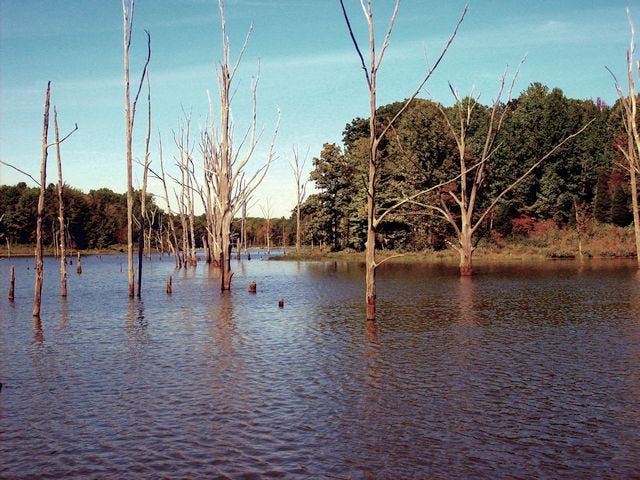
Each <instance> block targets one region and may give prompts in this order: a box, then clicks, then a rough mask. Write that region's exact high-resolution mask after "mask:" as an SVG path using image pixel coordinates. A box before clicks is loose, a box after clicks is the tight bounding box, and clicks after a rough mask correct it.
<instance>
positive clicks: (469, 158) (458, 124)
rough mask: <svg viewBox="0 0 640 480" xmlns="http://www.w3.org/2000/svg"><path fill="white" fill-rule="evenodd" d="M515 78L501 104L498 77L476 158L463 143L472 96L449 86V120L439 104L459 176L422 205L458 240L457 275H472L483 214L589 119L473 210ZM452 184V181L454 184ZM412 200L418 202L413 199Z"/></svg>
mask: <svg viewBox="0 0 640 480" xmlns="http://www.w3.org/2000/svg"><path fill="white" fill-rule="evenodd" d="M516 77H517V72H516V75H514V77H513V80H512V82H511V88H510V89H509V94H508V100H507V102H506V104H504V105H503V103H502V101H501V98H502V92H503V91H504V86H505V78H506V73H505V74H504V75H503V76H502V77H501V81H500V88H499V90H498V94H497V96H496V98H495V100H494V101H493V104H492V107H491V111H490V113H489V119H488V122H487V127H486V131H485V133H484V134H483V147H482V150H481V151H480V153H479V155H477V157H474V156H473V154H472V153H471V148H470V145H469V144H468V143H467V139H468V138H469V134H468V133H469V130H470V128H471V126H472V125H471V124H472V120H473V112H474V110H475V108H476V107H477V105H478V102H477V100H476V99H475V98H469V97H467V98H465V99H461V98H460V96H459V95H458V94H457V92H456V91H455V90H454V89H453V88H452V87H451V91H452V93H453V95H454V97H455V100H456V103H455V105H454V112H455V114H454V115H455V119H454V121H451V120H450V119H449V116H448V115H447V113H446V112H445V111H444V109H442V107H440V111H441V112H442V115H443V117H444V119H445V122H446V123H447V126H448V127H449V131H450V133H451V135H452V136H453V137H454V139H455V141H456V145H457V149H458V152H457V154H458V162H459V165H460V175H459V176H458V177H457V178H458V180H457V181H456V183H457V189H451V188H449V189H446V193H443V194H442V195H440V197H439V205H437V206H436V205H429V204H422V205H423V206H425V207H426V208H428V209H432V210H434V211H435V212H436V213H437V214H439V216H441V217H442V218H443V219H445V220H446V221H447V222H448V223H449V224H450V225H451V226H452V227H453V229H454V230H455V233H456V236H457V239H458V242H457V244H450V245H451V246H452V247H453V248H454V249H455V250H456V251H457V252H458V254H459V255H460V275H462V276H470V275H472V274H473V261H472V258H473V251H474V249H475V247H474V241H473V240H474V235H475V234H476V232H477V230H478V228H479V227H480V226H481V225H482V223H483V222H484V220H485V219H486V218H487V216H488V215H489V214H490V213H491V212H492V211H493V208H494V207H495V206H496V204H497V203H498V202H499V201H500V200H501V199H502V198H503V197H504V196H505V195H506V194H507V193H509V192H510V191H511V190H513V189H514V188H515V187H516V186H517V185H518V184H519V183H520V182H522V181H523V180H524V179H525V178H526V177H528V176H529V175H530V174H531V173H532V172H533V171H534V170H535V169H536V168H538V167H539V166H540V165H541V164H542V163H543V162H544V161H545V160H547V159H548V158H549V157H550V156H552V155H553V154H554V153H556V152H557V151H558V149H560V148H561V147H562V146H563V145H565V144H566V143H567V142H569V141H570V140H572V139H573V138H575V137H576V136H578V135H579V134H580V133H582V132H583V131H584V130H585V129H586V128H587V127H588V126H589V125H590V124H591V122H589V123H587V124H586V125H584V126H583V127H581V128H580V129H579V130H578V131H576V132H575V133H573V134H571V135H568V136H567V137H565V138H564V139H563V140H562V141H560V142H559V143H558V144H556V145H555V146H554V147H553V148H552V149H550V150H549V151H548V152H547V153H545V154H544V155H543V156H541V157H540V158H539V159H538V160H536V161H535V162H534V163H533V164H532V165H531V166H530V168H528V169H527V171H526V172H525V173H524V174H523V175H521V176H520V177H518V178H517V179H516V180H515V181H514V182H512V183H510V184H509V185H508V186H507V187H506V188H505V189H504V190H502V191H501V192H500V193H499V194H498V195H496V196H495V197H494V198H493V199H492V201H491V202H490V203H489V205H488V206H487V207H486V208H485V210H483V211H482V212H476V207H477V200H478V196H479V193H480V191H481V189H482V187H483V186H484V182H485V168H486V165H487V163H488V162H489V160H490V159H491V157H492V156H493V154H494V153H495V151H496V149H497V148H498V147H499V145H496V137H497V135H498V133H499V132H500V130H501V128H502V125H503V122H504V119H505V116H506V115H507V113H508V111H509V100H510V99H511V94H512V92H513V85H514V83H515V79H516ZM454 185H455V184H454ZM448 200H452V201H453V208H451V207H450V206H449V203H448ZM413 203H416V204H419V202H417V201H414V202H413Z"/></svg>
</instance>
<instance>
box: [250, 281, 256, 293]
mask: <svg viewBox="0 0 640 480" xmlns="http://www.w3.org/2000/svg"><path fill="white" fill-rule="evenodd" d="M256 291H257V286H256V282H251V283H250V284H249V293H256Z"/></svg>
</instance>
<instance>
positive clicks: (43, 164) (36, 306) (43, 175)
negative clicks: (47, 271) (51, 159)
mask: <svg viewBox="0 0 640 480" xmlns="http://www.w3.org/2000/svg"><path fill="white" fill-rule="evenodd" d="M50 98H51V82H47V93H46V96H45V100H44V121H43V126H42V159H41V161H40V196H39V197H38V219H37V222H36V252H35V256H36V280H35V288H34V294H33V316H34V317H39V316H40V305H41V303H42V279H43V270H44V264H43V261H42V216H43V213H44V193H45V189H46V187H47V147H48V145H47V138H48V134H49V102H50Z"/></svg>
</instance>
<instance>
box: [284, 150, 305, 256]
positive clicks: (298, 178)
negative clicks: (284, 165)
mask: <svg viewBox="0 0 640 480" xmlns="http://www.w3.org/2000/svg"><path fill="white" fill-rule="evenodd" d="M308 157H309V149H307V154H306V155H305V156H304V159H303V160H302V162H300V155H299V153H298V150H297V149H296V147H293V162H289V165H290V166H291V171H292V172H293V179H294V180H295V182H296V252H299V251H300V245H301V244H302V229H301V226H302V213H301V208H302V203H303V202H304V199H305V196H306V190H307V181H304V182H303V181H302V175H303V170H304V167H305V164H306V163H307V158H308Z"/></svg>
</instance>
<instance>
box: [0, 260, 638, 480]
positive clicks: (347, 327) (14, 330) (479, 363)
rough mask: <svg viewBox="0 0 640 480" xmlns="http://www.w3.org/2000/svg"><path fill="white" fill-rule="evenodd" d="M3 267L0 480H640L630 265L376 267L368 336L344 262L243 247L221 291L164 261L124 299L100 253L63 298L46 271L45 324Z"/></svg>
mask: <svg viewBox="0 0 640 480" xmlns="http://www.w3.org/2000/svg"><path fill="white" fill-rule="evenodd" d="M74 263H75V262H74ZM10 265H15V267H16V299H15V302H13V303H10V302H9V301H8V300H7V299H6V290H5V288H2V290H1V291H2V292H5V293H2V297H1V298H0V382H2V383H3V387H2V390H1V391H0V478H11V479H18V478H77V479H80V478H124V479H127V478H131V479H134V478H135V479H138V478H411V477H413V478H425V477H427V478H428V477H436V478H505V477H508V478H532V477H537V478H540V477H542V478H549V477H551V478H567V479H569V478H571V479H573V478H586V477H588V478H631V477H634V476H638V475H640V468H639V467H638V466H639V465H640V451H639V450H638V448H637V447H638V445H640V428H638V425H640V276H639V275H638V273H637V268H636V264H635V262H634V261H606V262H601V261H589V262H586V263H585V264H583V265H582V266H580V265H579V264H578V263H577V262H552V261H549V262H537V263H526V262H522V263H517V264H509V265H500V264H491V265H487V266H482V265H481V266H479V267H478V268H477V275H476V276H475V277H474V278H473V279H461V278H459V277H458V276H457V274H456V269H455V267H453V266H450V265H438V264H430V265H417V264H416V265H413V264H402V265H397V266H396V265H388V266H387V265H385V266H384V267H383V268H381V271H380V274H379V288H378V301H379V320H378V322H377V326H376V328H371V327H370V326H369V327H368V326H367V325H366V322H365V321H364V315H363V313H364V312H363V297H364V286H363V275H364V270H363V268H362V267H361V266H360V265H358V264H356V263H343V262H270V261H267V260H266V256H265V255H260V254H254V255H253V259H252V260H251V261H247V260H246V259H244V260H243V261H242V262H236V261H235V260H233V261H232V269H233V270H234V272H235V275H234V278H233V287H234V288H233V290H232V291H231V292H229V293H226V294H221V293H220V291H219V277H218V276H217V272H216V271H215V269H209V268H208V267H207V266H206V265H204V264H200V265H199V266H198V267H197V268H195V269H186V270H184V269H183V270H174V268H173V267H174V265H173V263H172V261H171V260H170V259H168V258H167V257H165V258H164V260H162V261H161V260H160V259H159V257H158V256H154V257H153V259H152V260H150V261H148V260H145V262H144V269H145V270H144V277H143V280H144V282H143V292H142V300H132V301H130V300H129V299H128V298H127V276H126V257H125V256H121V255H114V256H102V257H100V256H90V257H85V258H83V259H82V266H83V273H82V275H77V274H76V273H75V264H74V265H73V266H70V267H69V297H68V299H67V300H66V301H64V300H62V299H60V297H59V296H58V295H59V270H58V269H59V266H58V263H57V260H56V259H54V258H47V259H46V260H45V287H44V292H43V298H44V302H43V305H42V317H41V319H40V321H34V320H33V318H32V316H31V308H32V298H33V273H34V272H33V260H32V259H27V258H15V259H3V260H2V261H0V282H2V283H4V285H6V286H7V288H8V273H7V272H8V268H9V266H10ZM169 274H172V275H173V289H174V290H173V294H172V295H167V294H166V293H165V283H166V279H167V277H168V275H169ZM3 279H6V283H5V280H3ZM251 281H255V282H256V283H257V293H256V294H250V293H248V292H247V287H248V284H249V282H251ZM2 283H0V285H1V284H2ZM280 298H283V299H284V302H285V303H284V308H279V307H278V300H279V299H280Z"/></svg>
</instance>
